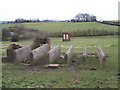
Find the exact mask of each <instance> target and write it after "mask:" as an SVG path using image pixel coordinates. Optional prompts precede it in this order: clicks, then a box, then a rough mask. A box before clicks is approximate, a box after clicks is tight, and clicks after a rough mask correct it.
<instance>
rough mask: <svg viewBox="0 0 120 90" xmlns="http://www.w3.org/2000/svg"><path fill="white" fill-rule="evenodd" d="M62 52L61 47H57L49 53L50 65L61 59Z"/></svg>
mask: <svg viewBox="0 0 120 90" xmlns="http://www.w3.org/2000/svg"><path fill="white" fill-rule="evenodd" d="M60 52H61V47H60V45H57V46H56V47H54V48H53V49H51V50H50V51H49V52H48V60H49V63H51V62H52V61H53V60H55V59H57V58H59V56H60Z"/></svg>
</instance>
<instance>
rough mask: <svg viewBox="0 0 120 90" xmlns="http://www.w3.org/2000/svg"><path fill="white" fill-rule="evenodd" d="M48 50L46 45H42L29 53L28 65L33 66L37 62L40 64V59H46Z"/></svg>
mask: <svg viewBox="0 0 120 90" xmlns="http://www.w3.org/2000/svg"><path fill="white" fill-rule="evenodd" d="M48 50H49V46H48V44H43V45H42V46H40V47H38V48H36V49H34V50H32V51H31V52H30V64H31V65H35V64H37V63H38V62H40V61H41V59H43V58H44V57H47V52H48ZM46 62H47V61H46Z"/></svg>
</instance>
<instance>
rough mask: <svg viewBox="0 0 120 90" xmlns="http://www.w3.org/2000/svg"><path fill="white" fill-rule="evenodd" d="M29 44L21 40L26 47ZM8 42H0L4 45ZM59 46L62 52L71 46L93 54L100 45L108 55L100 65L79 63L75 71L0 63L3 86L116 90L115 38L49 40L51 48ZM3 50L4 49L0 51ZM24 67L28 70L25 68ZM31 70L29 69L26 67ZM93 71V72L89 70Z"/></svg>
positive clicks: (116, 57)
mask: <svg viewBox="0 0 120 90" xmlns="http://www.w3.org/2000/svg"><path fill="white" fill-rule="evenodd" d="M28 43H29V44H31V41H21V42H20V44H22V45H29V44H28ZM6 44H7V45H8V44H9V42H3V46H4V45H6ZM57 44H61V48H62V52H66V51H67V49H68V48H69V47H70V46H71V45H74V48H75V53H81V52H82V49H83V47H84V46H86V47H87V52H88V53H89V52H96V46H101V47H102V49H103V51H104V52H105V54H106V55H107V56H108V57H107V59H106V62H105V64H104V65H100V63H99V61H98V59H97V58H87V60H86V61H85V62H82V61H80V63H79V64H78V66H77V67H78V68H77V69H76V68H75V67H73V66H74V65H73V66H71V67H59V68H56V69H40V70H37V71H36V70H33V71H31V69H30V70H27V71H26V70H24V68H26V66H25V65H16V64H12V63H11V64H10V63H3V65H2V66H3V83H2V84H3V85H2V86H3V87H5V88H6V87H7V88H23V87H25V88H39V87H41V88H50V87H51V88H60V87H63V88H68V87H70V88H73V87H76V88H117V87H118V78H117V77H118V76H117V73H118V38H117V36H102V37H97V36H96V37H81V38H80V37H79V38H72V39H71V41H70V42H62V38H51V46H52V48H53V47H55V46H56V45H57ZM2 50H4V51H5V48H2ZM4 51H3V52H4ZM27 68H29V67H28V66H27ZM30 68H32V67H30ZM92 69H95V70H92Z"/></svg>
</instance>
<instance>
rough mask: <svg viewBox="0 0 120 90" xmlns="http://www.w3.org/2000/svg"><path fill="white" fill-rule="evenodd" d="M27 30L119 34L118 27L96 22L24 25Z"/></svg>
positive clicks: (8, 25)
mask: <svg viewBox="0 0 120 90" xmlns="http://www.w3.org/2000/svg"><path fill="white" fill-rule="evenodd" d="M22 25H23V26H24V27H26V28H30V29H31V28H33V29H37V30H41V31H45V32H48V33H51V32H65V31H66V32H72V31H83V30H88V29H89V30H107V31H112V32H118V27H117V26H110V25H105V24H101V23H96V22H80V23H72V22H57V23H56V22H39V23H22ZM12 26H15V24H3V25H1V27H12Z"/></svg>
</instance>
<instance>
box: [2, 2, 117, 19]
mask: <svg viewBox="0 0 120 90" xmlns="http://www.w3.org/2000/svg"><path fill="white" fill-rule="evenodd" d="M118 2H119V0H0V21H6V20H15V19H16V18H24V19H33V18H39V19H40V20H44V19H56V20H67V19H68V20H69V19H72V18H73V17H74V16H75V15H76V14H78V13H89V14H92V15H95V16H97V19H98V20H101V19H102V20H117V19H118Z"/></svg>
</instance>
